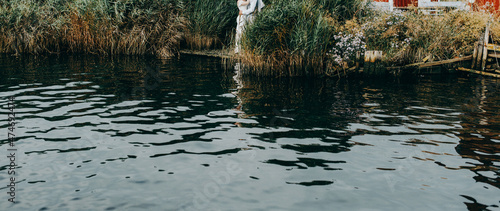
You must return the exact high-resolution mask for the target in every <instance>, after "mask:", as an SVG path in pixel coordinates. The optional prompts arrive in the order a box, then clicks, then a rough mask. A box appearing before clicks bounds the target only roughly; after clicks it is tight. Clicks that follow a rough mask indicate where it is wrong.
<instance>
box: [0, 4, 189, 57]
mask: <svg viewBox="0 0 500 211" xmlns="http://www.w3.org/2000/svg"><path fill="white" fill-rule="evenodd" d="M182 7H183V3H182V2H181V1H179V0H166V1H153V0H149V1H147V0H146V1H140V0H131V1H125V0H118V1H109V0H96V1H88V0H75V1H62V0H47V1H43V2H38V1H35V0H12V1H8V2H3V3H1V4H0V32H1V34H0V52H3V53H16V54H19V53H34V54H38V53H46V52H49V53H50V52H61V51H67V52H75V53H76V52H83V53H98V54H130V55H142V54H155V55H158V56H161V57H167V56H171V55H173V54H174V52H175V51H176V50H177V49H178V47H179V46H178V45H179V43H180V40H181V39H182V37H183V35H184V32H185V30H186V29H187V20H186V19H185V18H184V16H183V13H182V11H183V10H182Z"/></svg>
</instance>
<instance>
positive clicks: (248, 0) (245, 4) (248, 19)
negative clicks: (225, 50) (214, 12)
mask: <svg viewBox="0 0 500 211" xmlns="http://www.w3.org/2000/svg"><path fill="white" fill-rule="evenodd" d="M237 5H238V9H239V10H240V12H239V15H238V18H237V19H236V23H237V25H236V39H235V41H236V46H235V49H234V52H235V53H239V52H240V50H241V49H240V48H241V47H240V42H241V35H242V34H243V31H245V25H246V24H251V23H252V22H253V19H254V13H255V9H257V11H258V12H260V11H261V10H262V8H263V7H264V2H262V0H238V3H237Z"/></svg>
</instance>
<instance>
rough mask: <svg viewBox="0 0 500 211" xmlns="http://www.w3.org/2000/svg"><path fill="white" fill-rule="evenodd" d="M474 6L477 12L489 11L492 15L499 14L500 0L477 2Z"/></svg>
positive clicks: (477, 0) (481, 0) (479, 0)
mask: <svg viewBox="0 0 500 211" xmlns="http://www.w3.org/2000/svg"><path fill="white" fill-rule="evenodd" d="M473 6H474V9H475V10H487V11H490V12H492V13H498V8H499V6H500V0H476V2H474V4H473Z"/></svg>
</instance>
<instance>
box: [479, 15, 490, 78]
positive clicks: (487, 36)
mask: <svg viewBox="0 0 500 211" xmlns="http://www.w3.org/2000/svg"><path fill="white" fill-rule="evenodd" d="M489 39H490V22H488V24H487V25H486V30H485V31H484V44H483V49H482V50H483V58H482V59H481V63H482V66H481V71H484V69H485V66H486V58H488V48H487V46H488V41H489Z"/></svg>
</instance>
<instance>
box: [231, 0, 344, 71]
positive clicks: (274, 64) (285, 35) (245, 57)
mask: <svg viewBox="0 0 500 211" xmlns="http://www.w3.org/2000/svg"><path fill="white" fill-rule="evenodd" d="M334 33H335V20H334V19H333V18H332V17H331V16H330V15H329V14H328V13H327V12H326V11H325V10H323V9H321V7H320V5H318V4H317V3H316V2H315V1H314V0H275V1H274V2H273V4H271V5H269V6H267V8H265V9H264V10H263V11H262V12H261V13H260V14H258V15H257V17H256V19H255V21H254V23H253V24H251V25H249V26H248V27H247V29H246V31H245V33H244V35H243V39H242V46H243V49H244V52H243V54H242V56H241V58H242V62H243V63H244V64H246V65H247V67H248V68H247V71H250V72H252V73H253V74H257V75H280V76H283V75H285V76H296V75H310V74H311V75H321V74H324V72H325V69H326V68H325V67H326V65H325V59H326V57H327V52H328V50H329V47H330V46H332V44H333V42H334V37H333V35H334Z"/></svg>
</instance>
